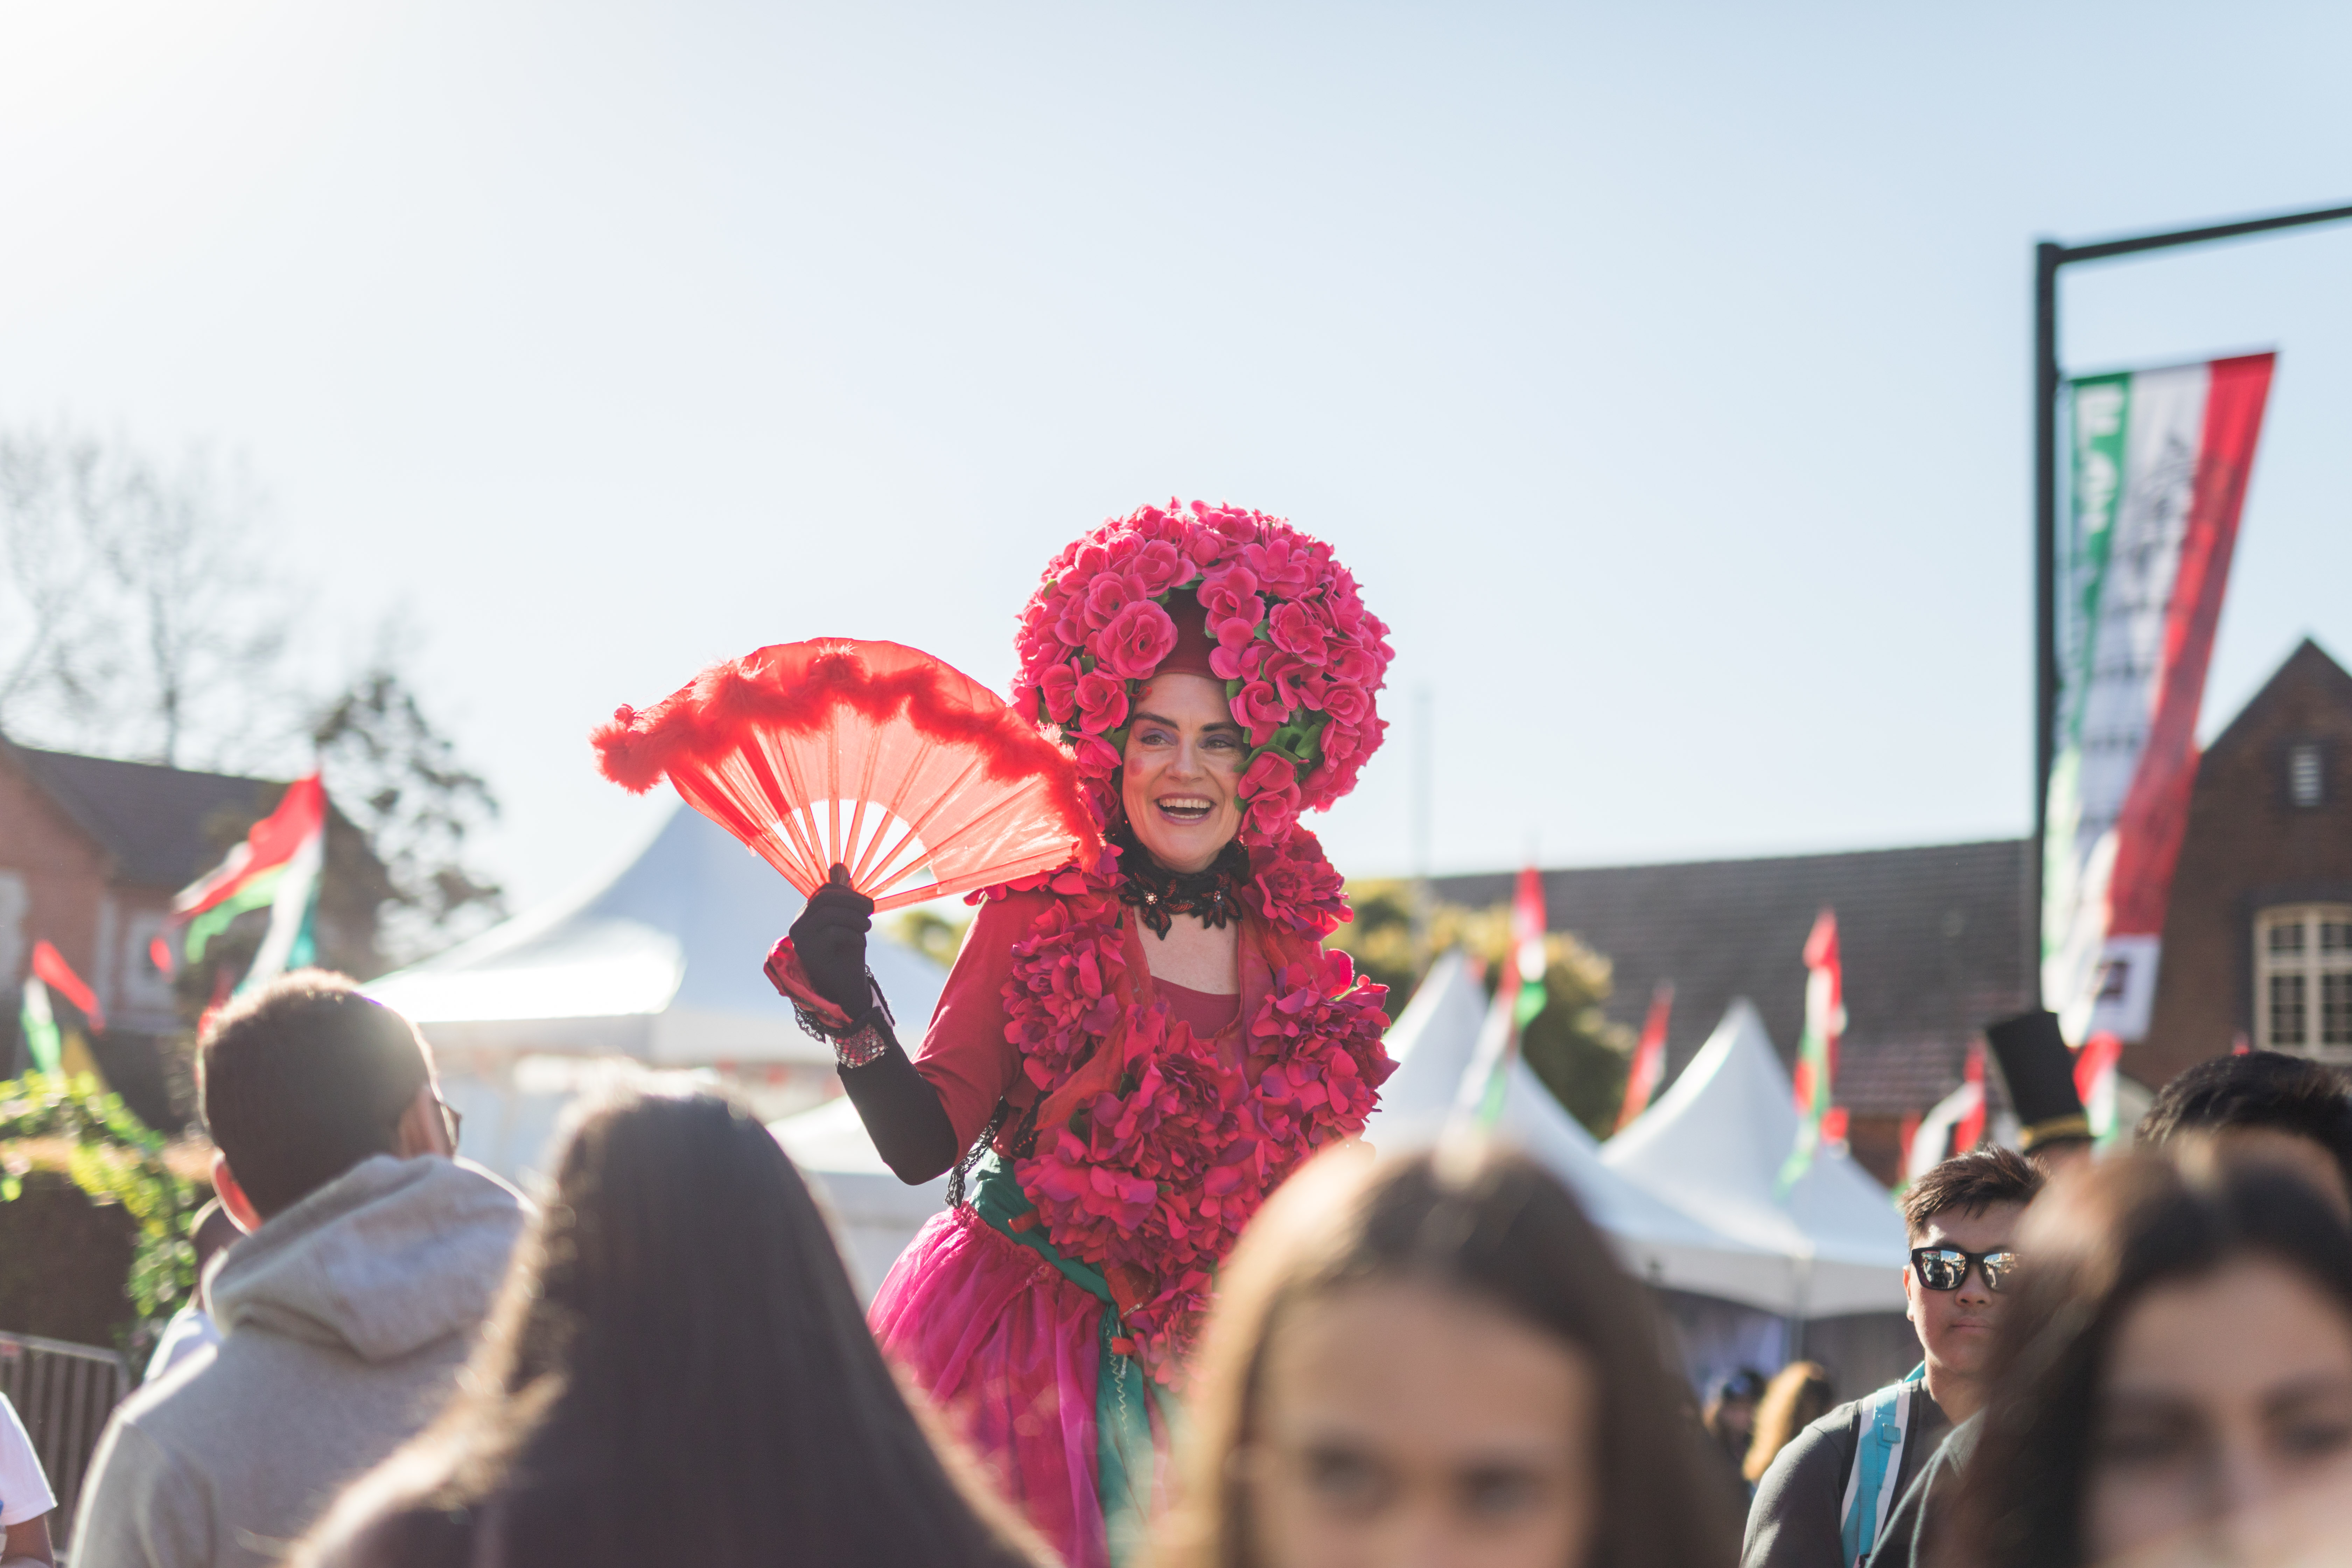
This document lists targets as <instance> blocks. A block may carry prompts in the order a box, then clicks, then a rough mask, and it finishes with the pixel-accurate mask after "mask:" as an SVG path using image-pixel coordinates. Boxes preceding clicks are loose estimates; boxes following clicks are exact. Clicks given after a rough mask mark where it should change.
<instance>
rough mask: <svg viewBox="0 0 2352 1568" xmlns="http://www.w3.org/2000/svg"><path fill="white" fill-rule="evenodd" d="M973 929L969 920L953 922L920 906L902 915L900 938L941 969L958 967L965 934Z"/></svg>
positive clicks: (900, 919)
mask: <svg viewBox="0 0 2352 1568" xmlns="http://www.w3.org/2000/svg"><path fill="white" fill-rule="evenodd" d="M970 929H971V921H969V920H961V921H951V920H950V919H948V918H947V917H946V916H945V915H941V914H938V913H935V912H933V911H932V910H928V909H925V908H922V907H921V906H919V905H918V906H917V907H916V908H914V909H911V910H908V911H907V912H906V913H905V914H902V915H900V916H899V917H898V940H899V941H900V942H905V943H906V944H907V945H908V947H911V948H913V949H914V950H915V951H916V952H919V953H921V954H922V955H923V956H924V957H925V958H928V959H929V960H930V961H931V962H932V963H936V964H938V965H939V966H940V968H941V969H952V968H954V967H955V961H956V954H957V953H958V952H961V950H962V948H963V933H964V932H965V931H969V930H970Z"/></svg>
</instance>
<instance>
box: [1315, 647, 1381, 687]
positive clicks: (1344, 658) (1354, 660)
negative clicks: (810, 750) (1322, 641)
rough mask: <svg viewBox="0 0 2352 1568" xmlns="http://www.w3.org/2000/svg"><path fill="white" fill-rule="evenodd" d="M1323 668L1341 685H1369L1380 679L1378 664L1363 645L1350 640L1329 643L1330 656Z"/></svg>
mask: <svg viewBox="0 0 2352 1568" xmlns="http://www.w3.org/2000/svg"><path fill="white" fill-rule="evenodd" d="M1323 668H1324V671H1325V673H1326V674H1328V676H1329V677H1330V678H1331V679H1332V680H1333V681H1334V682H1335V683H1337V684H1339V685H1341V686H1370V685H1371V683H1372V682H1373V681H1375V680H1377V679H1380V673H1381V670H1380V666H1379V664H1378V663H1376V662H1375V661H1374V660H1373V658H1372V656H1371V655H1370V653H1369V652H1367V651H1366V650H1365V649H1364V648H1363V647H1360V646H1359V645H1358V644H1355V643H1352V642H1334V643H1332V644H1331V657H1330V658H1328V659H1327V660H1325V661H1324V665H1323Z"/></svg>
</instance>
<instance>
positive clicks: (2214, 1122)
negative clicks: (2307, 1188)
mask: <svg viewBox="0 0 2352 1568" xmlns="http://www.w3.org/2000/svg"><path fill="white" fill-rule="evenodd" d="M2238 1133H2273V1134H2283V1135H2284V1136H2286V1137H2289V1138H2300V1139H2304V1140H2305V1141H2307V1142H2310V1143H2312V1144H2314V1145H2315V1146H2316V1148H2317V1150H2318V1151H2319V1152H2322V1153H2324V1154H2325V1155H2326V1158H2327V1161H2328V1163H2329V1164H2330V1165H2331V1166H2332V1168H2333V1170H2334V1173H2335V1174H2336V1178H2337V1180H2338V1181H2340V1182H2341V1183H2342V1184H2343V1188H2344V1195H2345V1196H2346V1198H2347V1201H2352V1085H2347V1083H2346V1081H2345V1079H2344V1075H2343V1074H2341V1073H2339V1072H2338V1071H2336V1069H2335V1068H2331V1067H2328V1066H2327V1065H2326V1064H2325V1063H2322V1062H2315V1061H2312V1060H2310V1059H2309V1058H2304V1057H2291V1056H2288V1055H2287V1054H2286V1053H2285V1052H2284V1051H2247V1052H2245V1053H2244V1054H2242V1055H2240V1056H2230V1057H2215V1058H2212V1059H2211V1060H2210V1061H2202V1062H2200V1063H2198V1064H2197V1065H2196V1066H2195V1067H2193V1068H2189V1070H2188V1071H2186V1072H2184V1073H2181V1074H2180V1075H2179V1077H2177V1078H2175V1079H2173V1080H2172V1081H2171V1082H2169V1083H2168V1084H2166V1085H2165V1086H2164V1088H2163V1089H2162V1090H2160V1091H2159V1092H2158V1095H2157V1097H2156V1101H2155V1103H2154V1104H2152V1105H2150V1106H2149V1107H2148V1108H2147V1115H2145V1116H2143V1117H2141V1118H2140V1121H2139V1141H2140V1142H2143V1143H2154V1144H2159V1145H2161V1144H2167V1143H2171V1142H2176V1141H2177V1140H2179V1139H2180V1138H2183V1137H2186V1136H2189V1135H2191V1134H2203V1135H2206V1136H2209V1137H2226V1136H2229V1135H2231V1134H2238Z"/></svg>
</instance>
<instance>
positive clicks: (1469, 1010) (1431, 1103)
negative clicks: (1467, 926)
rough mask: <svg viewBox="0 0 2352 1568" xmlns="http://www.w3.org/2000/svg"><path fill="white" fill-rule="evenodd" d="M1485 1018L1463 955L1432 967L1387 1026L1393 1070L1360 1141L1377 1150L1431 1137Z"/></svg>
mask: <svg viewBox="0 0 2352 1568" xmlns="http://www.w3.org/2000/svg"><path fill="white" fill-rule="evenodd" d="M1485 1022H1486V987H1485V986H1483V985H1481V984H1479V983H1478V980H1477V977H1476V976H1475V975H1474V974H1473V973H1471V970H1470V965H1469V963H1468V962H1467V960H1465V958H1464V957H1463V955H1462V953H1461V952H1458V951H1457V952H1448V953H1446V954H1444V956H1443V957H1441V958H1439V959H1438V961H1437V962H1436V963H1433V964H1432V965H1430V969H1429V973H1428V974H1427V975H1426V976H1424V977H1423V980H1422V983H1421V989H1420V990H1418V991H1415V992H1414V993H1413V994H1412V1001H1411V1002H1409V1003H1407V1004H1406V1005H1405V1009H1404V1012H1403V1013H1402V1015H1401V1016H1399V1017H1398V1018H1397V1021H1396V1022H1395V1023H1394V1024H1393V1025H1391V1026H1390V1028H1389V1032H1388V1037H1387V1038H1386V1040H1385V1041H1384V1044H1385V1045H1386V1046H1387V1047H1388V1051H1389V1055H1390V1056H1391V1058H1393V1059H1394V1060H1395V1062H1396V1064H1397V1068H1396V1071H1395V1072H1393V1073H1391V1074H1390V1075H1389V1080H1388V1082H1386V1083H1384V1084H1382V1085H1381V1099H1380V1104H1379V1105H1378V1106H1377V1107H1375V1108H1374V1110H1373V1111H1372V1116H1371V1120H1370V1122H1368V1123H1367V1124H1366V1126H1365V1128H1364V1136H1365V1137H1366V1138H1367V1139H1369V1140H1370V1141H1371V1142H1373V1143H1375V1144H1377V1143H1379V1142H1381V1140H1382V1139H1384V1138H1386V1139H1391V1140H1393V1139H1400V1138H1402V1139H1428V1138H1433V1137H1435V1136H1436V1133H1437V1128H1438V1126H1439V1124H1440V1123H1442V1122H1443V1121H1444V1119H1445V1116H1446V1115H1447V1113H1448V1112H1450V1111H1451V1110H1453V1109H1454V1094H1455V1093H1456V1091H1457V1090H1458V1089H1460V1087H1461V1084H1462V1074H1463V1072H1464V1071H1465V1069H1466V1068H1468V1067H1469V1065H1470V1058H1471V1054H1472V1052H1474V1051H1475V1049H1476V1048H1477V1044H1478V1031H1479V1029H1480V1028H1481V1027H1482V1026H1484V1024H1485Z"/></svg>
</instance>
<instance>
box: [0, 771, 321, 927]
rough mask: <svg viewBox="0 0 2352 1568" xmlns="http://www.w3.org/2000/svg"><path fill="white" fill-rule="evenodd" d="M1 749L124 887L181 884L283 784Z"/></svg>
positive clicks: (266, 806)
mask: <svg viewBox="0 0 2352 1568" xmlns="http://www.w3.org/2000/svg"><path fill="white" fill-rule="evenodd" d="M5 755H6V757H7V758H9V759H10V760H13V761H14V762H16V763H17V764H18V765H19V766H21V767H22V768H23V769H24V770H25V772H26V773H27V774H29V775H30V776H31V778H32V780H33V782H34V783H36V784H38V785H40V787H41V789H42V791H43V792H44V793H45V794H47V795H48V796H49V797H50V798H51V799H52V800H54V801H56V802H57V803H58V807H59V808H60V809H62V810H63V811H65V812H66V813H67V815H68V816H71V817H72V818H73V819H74V821H75V822H76V823H78V824H79V826H81V828H82V830H83V831H84V832H86V833H88V834H89V836H90V837H91V838H93V839H95V840H96V841H97V843H98V845H99V847H100V848H101V849H103V850H104V851H105V852H106V854H107V856H108V857H109V858H110V859H111V860H112V862H113V872H112V879H113V880H115V881H117V882H121V883H124V884H127V885H129V886H131V887H140V888H166V889H173V890H174V891H176V890H178V889H181V888H183V887H185V886H186V885H187V884H188V883H190V882H192V881H194V879H196V878H197V877H199V876H201V875H202V874H203V873H205V871H208V870H210V869H211V868H213V867H215V866H216V865H218V864H219V863H220V858H221V857H222V855H223V854H225V853H226V851H227V849H228V847H229V846H230V845H232V844H234V843H235V842H236V839H237V838H238V837H240V836H241V835H242V834H243V832H244V830H245V828H246V826H247V825H248V824H250V823H252V822H253V821H255V820H257V818H259V817H261V816H265V815H267V814H268V812H269V810H270V809H271V808H272V807H273V806H275V805H277V804H278V796H279V795H283V794H284V793H285V791H286V785H285V784H282V783H273V782H271V781H269V780H268V779H251V778H239V777H236V776H235V775H233V774H229V773H194V772H191V771H189V770H188V769H185V768H166V767H158V766H156V765H154V764H152V763H125V762H118V761H116V760H115V759H113V758H111V757H83V756H76V755H74V754H72V753H71V752H37V751H33V750H30V749H28V748H26V747H23V746H16V745H7V746H6V747H5Z"/></svg>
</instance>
